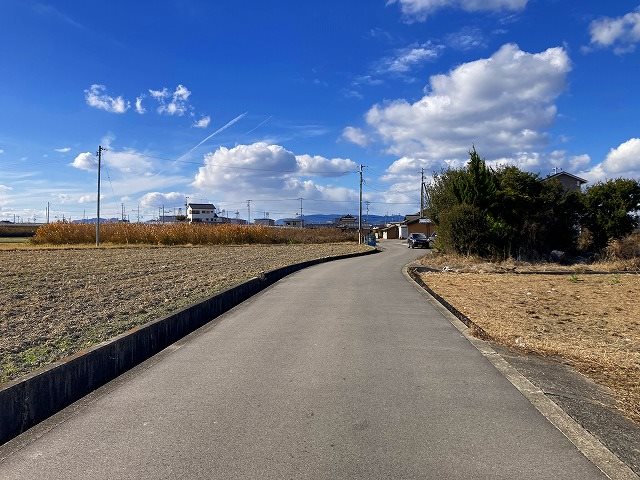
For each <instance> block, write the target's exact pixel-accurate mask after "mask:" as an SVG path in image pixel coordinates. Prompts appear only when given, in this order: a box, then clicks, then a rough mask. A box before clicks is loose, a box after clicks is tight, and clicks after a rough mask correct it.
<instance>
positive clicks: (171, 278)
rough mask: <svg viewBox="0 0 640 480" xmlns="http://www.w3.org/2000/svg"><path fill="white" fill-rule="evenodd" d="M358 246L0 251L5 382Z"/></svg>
mask: <svg viewBox="0 0 640 480" xmlns="http://www.w3.org/2000/svg"><path fill="white" fill-rule="evenodd" d="M368 248H370V247H365V246H358V245H356V244H322V245H247V246H207V247H160V248H150V247H146V248H142V247H137V248H108V249H89V248H84V249H18V250H0V298H1V299H2V301H1V302H0V383H2V382H6V381H8V380H11V379H14V378H17V377H19V376H22V375H24V374H26V373H28V372H30V371H33V370H35V369H37V368H38V367H41V366H44V365H47V364H49V363H52V362H54V361H56V360H58V359H60V358H62V357H64V356H67V355H70V354H72V353H74V352H77V351H79V350H81V349H83V348H87V347H89V346H91V345H94V344H96V343H99V342H101V341H104V340H106V339H108V338H111V337H113V336H114V335H117V334H119V333H122V332H124V331H126V330H128V329H130V328H132V327H133V326H135V325H140V324H143V323H145V322H147V321H149V320H152V319H155V318H158V317H160V316H162V315H165V314H167V313H170V312H172V311H174V310H176V309H178V308H180V307H183V306H186V305H188V304H190V303H193V302H195V301H197V300H199V299H202V298H205V297H208V296H210V295H213V294H214V293H216V292H219V291H221V290H224V289H225V288H228V287H230V286H232V285H235V284H237V283H239V282H242V281H244V280H247V279H249V278H252V277H254V276H256V275H259V274H260V273H261V272H264V271H268V270H272V269H274V268H278V267H282V266H285V265H289V264H292V263H298V262H301V261H305V260H310V259H315V258H322V257H329V256H335V255H340V254H345V253H351V252H356V251H362V250H366V249H368Z"/></svg>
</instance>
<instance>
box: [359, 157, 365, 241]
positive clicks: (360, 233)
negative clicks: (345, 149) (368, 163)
mask: <svg viewBox="0 0 640 480" xmlns="http://www.w3.org/2000/svg"><path fill="white" fill-rule="evenodd" d="M363 168H364V165H362V164H361V165H360V170H359V173H360V214H359V215H358V243H362V169H363Z"/></svg>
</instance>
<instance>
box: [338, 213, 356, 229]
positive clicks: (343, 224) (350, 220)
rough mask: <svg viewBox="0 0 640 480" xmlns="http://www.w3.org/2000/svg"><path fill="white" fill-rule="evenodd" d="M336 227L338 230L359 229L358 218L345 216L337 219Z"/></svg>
mask: <svg viewBox="0 0 640 480" xmlns="http://www.w3.org/2000/svg"><path fill="white" fill-rule="evenodd" d="M335 226H336V227H338V228H358V217H354V216H353V215H343V216H341V217H340V218H336V221H335Z"/></svg>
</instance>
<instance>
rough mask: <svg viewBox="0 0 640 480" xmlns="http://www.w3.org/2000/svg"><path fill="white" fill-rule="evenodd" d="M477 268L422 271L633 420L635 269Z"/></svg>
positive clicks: (492, 331) (492, 333) (505, 338)
mask: <svg viewBox="0 0 640 480" xmlns="http://www.w3.org/2000/svg"><path fill="white" fill-rule="evenodd" d="M426 262H427V263H428V260H426ZM433 263H437V262H433ZM476 267H477V266H476ZM466 268H467V270H473V269H472V268H471V265H467V267H466ZM484 270H486V267H485V268H484V269H483V268H477V269H476V273H469V272H466V273H460V272H459V273H455V272H452V271H448V272H433V273H422V274H421V278H422V279H423V281H424V282H425V283H426V284H427V285H429V287H430V288H432V289H433V290H434V291H435V292H436V293H438V294H439V295H441V296H442V297H444V298H446V300H447V301H448V302H449V303H451V304H452V305H453V306H454V307H455V308H457V309H458V310H459V311H460V312H462V313H463V314H465V315H466V316H467V317H469V318H470V319H471V320H472V321H473V322H474V323H475V324H477V325H478V326H479V327H481V328H482V329H483V330H484V332H486V334H487V335H488V336H489V337H490V338H491V339H492V340H494V341H496V342H498V343H500V344H503V345H505V346H507V347H511V348H514V349H518V350H521V351H525V352H534V353H537V354H540V355H545V356H553V357H559V358H562V359H565V360H567V361H569V362H570V363H571V364H572V365H573V366H574V367H575V368H576V369H577V370H578V371H580V372H582V373H583V374H585V375H587V376H589V377H590V378H592V379H593V380H594V381H596V382H597V383H599V384H601V385H604V386H606V387H608V388H610V389H611V390H612V391H613V393H614V394H615V396H616V399H617V401H618V403H619V407H620V409H621V410H622V411H624V412H625V413H626V415H627V416H629V417H630V418H632V419H633V420H635V421H636V422H639V423H640V303H639V302H638V293H639V292H640V275H637V274H605V273H602V274H597V273H596V274H580V273H575V272H572V271H567V274H566V275H544V274H536V275H526V274H515V273H501V274H498V273H477V272H483V271H484Z"/></svg>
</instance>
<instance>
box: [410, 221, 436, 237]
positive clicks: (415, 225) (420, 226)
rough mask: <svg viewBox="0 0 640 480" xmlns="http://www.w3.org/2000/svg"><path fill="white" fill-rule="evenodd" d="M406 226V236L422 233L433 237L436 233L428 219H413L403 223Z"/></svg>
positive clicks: (433, 225) (433, 224)
mask: <svg viewBox="0 0 640 480" xmlns="http://www.w3.org/2000/svg"><path fill="white" fill-rule="evenodd" d="M405 225H406V226H407V236H408V235H411V234H412V233H424V234H425V235H427V236H429V235H433V234H434V233H435V232H436V224H435V223H433V222H432V221H431V220H430V219H428V218H414V219H412V220H410V221H408V222H405Z"/></svg>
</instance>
